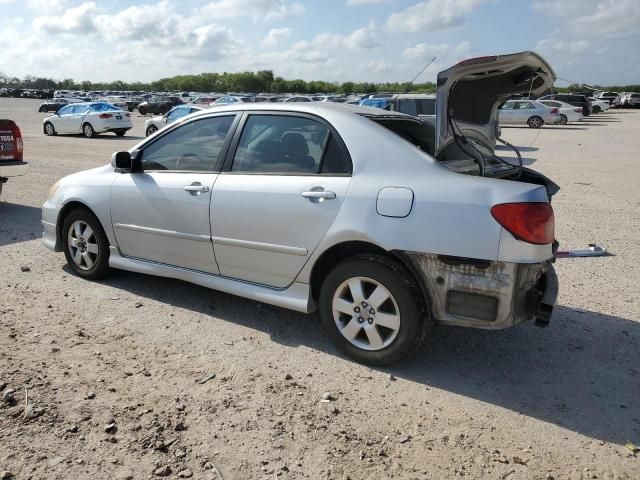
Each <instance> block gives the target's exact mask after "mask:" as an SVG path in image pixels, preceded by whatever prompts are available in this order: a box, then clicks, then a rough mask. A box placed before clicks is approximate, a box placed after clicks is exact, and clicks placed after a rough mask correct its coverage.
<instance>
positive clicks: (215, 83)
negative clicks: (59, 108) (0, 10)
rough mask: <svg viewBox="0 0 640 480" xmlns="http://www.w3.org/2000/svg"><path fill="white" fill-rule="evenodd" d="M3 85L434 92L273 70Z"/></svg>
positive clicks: (5, 82) (8, 80)
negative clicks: (291, 76)
mask: <svg viewBox="0 0 640 480" xmlns="http://www.w3.org/2000/svg"><path fill="white" fill-rule="evenodd" d="M0 87H8V88H23V89H24V88H33V89H55V90H85V91H90V90H124V91H152V92H153V91H156V92H163V91H187V92H253V93H261V92H273V93H321V92H322V93H375V92H398V91H409V90H411V91H417V92H435V88H436V87H435V84H434V83H432V82H426V83H419V84H410V83H408V82H406V83H373V82H343V83H340V82H326V81H322V80H312V81H305V80H301V79H293V80H287V79H284V78H282V77H278V76H274V74H273V72H272V71H271V70H260V71H258V72H237V73H229V72H224V73H201V74H198V75H177V76H175V77H167V78H161V79H160V80H156V81H154V82H150V83H144V82H123V81H121V80H116V81H114V82H90V81H87V80H85V81H82V82H76V81H75V80H73V79H71V78H66V79H64V80H53V79H51V78H43V77H35V76H31V75H28V76H26V77H24V78H18V77H12V76H9V75H5V74H2V73H0Z"/></svg>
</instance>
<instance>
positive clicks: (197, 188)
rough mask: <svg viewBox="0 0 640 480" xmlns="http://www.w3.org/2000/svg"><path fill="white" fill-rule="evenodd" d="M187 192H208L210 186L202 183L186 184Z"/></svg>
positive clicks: (197, 193) (193, 193) (195, 193)
mask: <svg viewBox="0 0 640 480" xmlns="http://www.w3.org/2000/svg"><path fill="white" fill-rule="evenodd" d="M184 190H185V192H190V193H191V194H192V195H199V194H200V193H206V192H208V191H209V187H207V186H206V185H202V184H200V183H192V184H191V185H185V186H184Z"/></svg>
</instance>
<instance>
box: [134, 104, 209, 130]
mask: <svg viewBox="0 0 640 480" xmlns="http://www.w3.org/2000/svg"><path fill="white" fill-rule="evenodd" d="M200 110H203V107H196V106H195V105H177V106H175V107H173V108H172V109H171V110H169V111H168V112H167V113H165V114H164V115H156V116H155V117H151V118H149V119H148V120H145V122H144V132H145V135H146V136H147V137H148V136H149V135H153V134H154V133H156V132H157V131H158V130H160V129H161V128H162V127H164V126H165V125H167V124H169V123H172V122H175V121H176V120H179V119H180V118H182V117H185V116H187V115H189V114H191V113H195V112H199V111H200Z"/></svg>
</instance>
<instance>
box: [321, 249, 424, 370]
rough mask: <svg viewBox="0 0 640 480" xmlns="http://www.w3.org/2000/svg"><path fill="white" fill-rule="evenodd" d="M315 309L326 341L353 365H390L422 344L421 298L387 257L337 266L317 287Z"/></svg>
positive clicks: (356, 259)
mask: <svg viewBox="0 0 640 480" xmlns="http://www.w3.org/2000/svg"><path fill="white" fill-rule="evenodd" d="M319 306H320V315H321V317H322V323H323V326H324V328H325V330H326V331H327V333H328V334H329V336H330V337H331V339H332V340H333V341H334V342H335V344H336V345H337V346H338V348H339V349H340V350H342V351H343V352H344V353H346V354H347V355H348V356H350V357H351V358H353V359H355V360H356V361H358V362H362V363H367V364H371V365H387V364H390V363H395V362H398V361H399V360H401V359H403V358H404V357H406V356H408V355H409V354H411V353H413V352H414V351H415V349H416V348H417V347H418V345H420V342H421V341H422V337H423V330H424V326H425V313H424V302H423V301H422V296H421V295H420V292H419V289H418V288H417V286H416V284H415V282H414V280H413V278H412V277H411V275H410V274H409V273H408V272H407V271H406V270H405V269H404V267H403V266H402V265H400V264H399V263H397V262H396V261H394V260H391V259H389V258H387V257H383V256H378V255H361V256H356V257H353V258H350V259H347V260H345V261H343V262H342V263H340V264H338V265H337V266H336V267H335V268H334V269H333V270H332V271H331V272H330V273H329V275H328V276H327V278H326V279H325V280H324V282H323V284H322V287H321V290H320V299H319Z"/></svg>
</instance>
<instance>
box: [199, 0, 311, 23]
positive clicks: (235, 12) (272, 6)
mask: <svg viewBox="0 0 640 480" xmlns="http://www.w3.org/2000/svg"><path fill="white" fill-rule="evenodd" d="M304 11H305V8H304V5H302V4H301V3H299V2H289V1H286V0H215V1H211V2H208V3H207V4H206V5H205V6H203V7H202V8H201V9H200V10H199V12H198V15H199V16H203V17H206V18H210V19H220V18H234V17H245V16H248V17H251V18H252V20H253V21H254V22H259V21H264V20H266V21H269V20H276V19H282V18H285V17H289V16H297V15H302V14H303V13H304Z"/></svg>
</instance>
